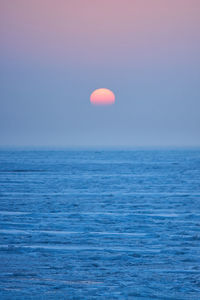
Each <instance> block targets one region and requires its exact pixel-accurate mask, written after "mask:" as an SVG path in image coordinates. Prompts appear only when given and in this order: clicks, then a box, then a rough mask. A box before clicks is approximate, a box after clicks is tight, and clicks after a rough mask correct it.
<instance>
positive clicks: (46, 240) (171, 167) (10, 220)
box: [0, 150, 200, 300]
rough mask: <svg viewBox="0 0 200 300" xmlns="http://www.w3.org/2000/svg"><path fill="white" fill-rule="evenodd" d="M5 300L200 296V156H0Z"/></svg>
mask: <svg viewBox="0 0 200 300" xmlns="http://www.w3.org/2000/svg"><path fill="white" fill-rule="evenodd" d="M0 299H81V300H82V299H181V300H183V299H200V151H199V150H155V151H150V150H148V151H147V150H146V151H136V150H135V151H64V150H63V151H62V150H60V151H55V150H54V151H28V150H26V151H19V150H9V151H3V150H1V151H0Z"/></svg>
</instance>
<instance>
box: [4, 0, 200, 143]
mask: <svg viewBox="0 0 200 300" xmlns="http://www.w3.org/2000/svg"><path fill="white" fill-rule="evenodd" d="M199 15H200V1H198V0H174V1H159V0H149V1H145V0H136V1H130V0H124V1H121V0H119V1H116V0H115V1H114V0H101V1H90V0H85V1H81V0H70V1H64V0H48V1H47V0H44V1H42V3H41V1H39V0H29V1H26V0H15V1H10V0H0V43H1V45H2V47H1V51H0V77H1V83H0V96H1V97H0V146H47V147H48V146H58V147H87V146H93V147H100V146H102V147H114V146H119V147H156V146H161V147H163V146H169V147H171V146H177V147H181V146H184V147H185V146H186V147H192V146H200V118H199V115H200V101H199V99H200V88H199V87H200V34H199V32H200V30H199V29H200V18H199ZM98 88H108V89H111V90H112V91H113V92H114V94H115V96H116V102H115V104H114V105H112V106H110V107H95V106H92V105H91V103H90V95H91V93H92V92H93V91H94V90H95V89H98Z"/></svg>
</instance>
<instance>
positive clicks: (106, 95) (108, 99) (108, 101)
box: [90, 88, 115, 105]
mask: <svg viewBox="0 0 200 300" xmlns="http://www.w3.org/2000/svg"><path fill="white" fill-rule="evenodd" d="M90 102H91V103H92V104H93V105H112V104H114V103H115V94H114V93H113V92H112V91H111V90H109V89H106V88H101V89H97V90H94V92H92V94H91V96H90Z"/></svg>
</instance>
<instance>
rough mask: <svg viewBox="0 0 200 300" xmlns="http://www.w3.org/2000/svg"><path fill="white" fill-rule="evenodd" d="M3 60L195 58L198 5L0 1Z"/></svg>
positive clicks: (191, 0) (180, 0) (143, 0)
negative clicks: (11, 58)
mask: <svg viewBox="0 0 200 300" xmlns="http://www.w3.org/2000/svg"><path fill="white" fill-rule="evenodd" d="M0 14H1V16H0V19H1V35H0V36H1V42H2V43H3V52H4V53H5V54H4V55H5V57H8V58H9V57H14V58H19V59H28V60H34V61H35V60H36V61H37V60H39V61H45V60H49V61H51V62H56V63H57V62H66V61H69V62H72V63H75V64H76V63H82V64H88V63H89V64H101V63H102V62H104V63H111V64H112V63H113V64H115V63H121V64H123V63H125V64H126V63H127V62H129V61H130V60H131V61H135V62H138V60H139V61H140V63H141V64H142V63H144V62H147V63H148V60H151V59H152V58H157V59H161V60H162V59H167V56H171V59H172V57H174V59H175V60H180V59H186V60H187V58H188V55H189V56H194V55H196V52H197V51H199V50H200V47H199V27H200V18H199V15H200V1H199V0H148V1H147V0H129V1H128V0H124V1H119V0H100V1H97V0H91V1H89V0H85V1H84V0H79V1H77V0H71V1H69V0H67V1H66V0H56V1H55V0H43V1H41V0H29V1H27V0H15V1H11V0H3V1H2V0H1V10H0Z"/></svg>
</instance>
